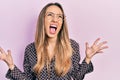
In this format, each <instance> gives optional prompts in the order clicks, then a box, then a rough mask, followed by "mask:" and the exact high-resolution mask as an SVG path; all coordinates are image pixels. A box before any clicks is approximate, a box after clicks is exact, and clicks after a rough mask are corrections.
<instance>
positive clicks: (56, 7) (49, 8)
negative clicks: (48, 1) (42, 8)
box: [46, 5, 62, 14]
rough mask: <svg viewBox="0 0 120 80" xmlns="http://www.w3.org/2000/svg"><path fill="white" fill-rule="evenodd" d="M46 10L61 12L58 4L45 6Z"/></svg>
mask: <svg viewBox="0 0 120 80" xmlns="http://www.w3.org/2000/svg"><path fill="white" fill-rule="evenodd" d="M46 12H53V13H56V14H62V11H61V9H60V8H59V7H58V6H55V5H52V6H49V7H48V8H47V10H46Z"/></svg>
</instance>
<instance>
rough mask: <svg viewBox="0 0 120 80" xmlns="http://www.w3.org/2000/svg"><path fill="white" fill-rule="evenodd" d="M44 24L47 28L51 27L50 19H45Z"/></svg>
mask: <svg viewBox="0 0 120 80" xmlns="http://www.w3.org/2000/svg"><path fill="white" fill-rule="evenodd" d="M44 25H45V30H48V29H49V21H48V20H45V21H44Z"/></svg>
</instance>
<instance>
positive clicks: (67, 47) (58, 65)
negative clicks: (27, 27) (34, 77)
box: [34, 3, 72, 76]
mask: <svg viewBox="0 0 120 80" xmlns="http://www.w3.org/2000/svg"><path fill="white" fill-rule="evenodd" d="M52 5H55V6H57V7H59V8H60V9H61V11H62V12H63V16H64V18H63V23H62V28H61V30H60V32H59V34H58V38H57V45H56V46H55V71H56V73H57V74H58V76H64V75H65V74H66V73H67V72H68V71H69V69H70V68H71V56H72V47H71V44H70V39H69V35H68V29H67V23H66V19H65V14H64V11H63V8H62V6H61V5H60V4H59V3H49V4H47V5H46V6H45V7H44V8H43V9H42V10H41V12H40V14H39V17H38V22H37V28H36V35H35V47H36V52H37V63H36V65H35V66H34V71H35V72H36V73H37V74H39V73H40V72H41V70H42V69H43V67H44V66H45V65H48V64H49V61H48V52H47V48H46V47H47V46H48V42H47V41H48V40H47V36H46V34H45V28H44V18H45V13H46V9H47V8H48V7H49V6H52Z"/></svg>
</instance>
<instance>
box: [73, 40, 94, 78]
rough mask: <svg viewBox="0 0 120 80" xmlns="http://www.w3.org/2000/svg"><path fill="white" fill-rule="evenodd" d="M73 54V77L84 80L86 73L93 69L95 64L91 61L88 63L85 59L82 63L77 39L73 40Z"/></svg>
mask: <svg viewBox="0 0 120 80" xmlns="http://www.w3.org/2000/svg"><path fill="white" fill-rule="evenodd" d="M72 48H73V56H72V64H73V69H72V73H71V74H72V77H73V79H74V80H83V79H84V77H85V74H87V73H90V72H92V71H93V64H92V63H91V62H90V63H89V64H87V63H86V62H85V59H84V60H83V61H82V63H81V64H80V51H79V44H78V43H77V42H76V41H72Z"/></svg>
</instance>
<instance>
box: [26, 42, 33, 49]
mask: <svg viewBox="0 0 120 80" xmlns="http://www.w3.org/2000/svg"><path fill="white" fill-rule="evenodd" d="M34 50H35V43H34V42H32V43H29V44H28V45H27V46H26V48H25V51H34Z"/></svg>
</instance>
